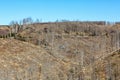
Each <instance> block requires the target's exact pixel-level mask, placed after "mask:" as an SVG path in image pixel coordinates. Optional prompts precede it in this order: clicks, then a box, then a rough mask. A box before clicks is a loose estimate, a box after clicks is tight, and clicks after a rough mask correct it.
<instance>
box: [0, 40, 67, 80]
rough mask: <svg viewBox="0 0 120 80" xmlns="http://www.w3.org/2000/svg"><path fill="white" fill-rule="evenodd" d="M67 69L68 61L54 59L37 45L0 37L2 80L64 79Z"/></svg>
mask: <svg viewBox="0 0 120 80" xmlns="http://www.w3.org/2000/svg"><path fill="white" fill-rule="evenodd" d="M68 69H69V63H65V62H63V61H60V60H58V59H56V58H55V57H53V56H51V55H50V54H48V53H47V52H46V51H45V50H44V49H42V48H40V47H38V46H35V45H33V44H29V43H26V42H21V41H18V40H14V39H0V79H2V80H5V79H9V80H17V79H21V80H25V79H27V80H29V79H30V80H40V79H42V80H60V79H61V80H66V79H67V70H68ZM60 75H61V76H62V77H61V76H60Z"/></svg>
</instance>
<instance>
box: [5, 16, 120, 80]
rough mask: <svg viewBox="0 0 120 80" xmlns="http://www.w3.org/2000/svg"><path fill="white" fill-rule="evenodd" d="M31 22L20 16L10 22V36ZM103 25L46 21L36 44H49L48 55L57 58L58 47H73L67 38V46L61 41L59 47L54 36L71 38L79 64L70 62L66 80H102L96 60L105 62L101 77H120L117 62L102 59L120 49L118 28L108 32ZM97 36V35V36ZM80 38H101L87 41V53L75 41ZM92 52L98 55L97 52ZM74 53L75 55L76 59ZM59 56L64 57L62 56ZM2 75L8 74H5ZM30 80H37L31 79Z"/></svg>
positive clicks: (114, 79)
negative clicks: (49, 52) (18, 19)
mask: <svg viewBox="0 0 120 80" xmlns="http://www.w3.org/2000/svg"><path fill="white" fill-rule="evenodd" d="M36 23H39V20H37V21H36ZM32 24H33V20H32V19H31V18H26V19H23V20H22V21H20V22H19V23H18V22H15V21H12V22H11V24H10V32H9V33H10V34H9V37H15V38H17V33H19V32H21V31H22V30H24V29H26V28H28V27H29V26H30V25H32ZM106 28H107V27H106V24H105V22H93V23H92V22H91V23H89V22H78V21H76V22H62V23H57V22H56V23H54V24H49V27H47V28H44V30H43V31H39V33H38V34H39V35H38V39H37V45H40V46H41V45H42V43H45V44H44V45H45V46H44V48H46V49H49V47H48V46H50V50H51V55H53V56H55V57H57V55H56V53H58V52H59V49H61V51H62V50H64V51H65V52H67V51H68V50H69V49H68V48H69V46H72V45H71V43H70V42H69V41H66V44H69V46H67V47H66V44H63V45H62V47H61V43H59V42H56V40H57V38H60V40H63V42H64V41H65V39H66V37H72V38H74V44H75V46H76V47H75V49H74V51H73V52H71V53H72V54H71V55H72V58H71V59H72V60H73V61H76V59H78V57H77V56H80V58H79V62H78V64H75V65H73V66H72V67H71V69H70V70H69V72H68V73H67V77H68V78H67V80H101V75H100V73H99V70H97V68H99V65H96V63H97V61H103V62H105V63H106V64H105V65H104V66H103V67H102V68H103V70H104V71H101V72H103V73H102V74H103V75H104V74H105V77H104V80H118V79H119V78H120V77H119V76H120V74H119V73H120V72H118V71H119V70H120V69H119V66H120V65H119V64H118V65H115V66H114V67H113V66H112V62H111V60H105V58H106V57H109V56H110V55H111V54H113V53H115V52H116V51H118V50H119V49H120V31H119V30H117V29H116V30H114V29H113V30H112V29H111V30H109V31H107V30H106ZM66 35H67V36H66ZM41 36H44V37H41ZM98 36H99V37H100V38H97V37H98ZM80 37H81V38H84V37H90V38H91V40H92V39H93V38H95V39H96V40H97V39H100V40H99V41H98V42H97V43H96V44H95V43H94V42H91V43H90V44H89V46H90V47H89V49H90V50H89V54H88V53H87V52H86V51H85V50H84V48H82V49H81V48H79V45H81V44H79V43H77V41H78V42H79V38H80ZM29 40H30V39H29V36H27V38H26V40H25V41H27V42H29ZM57 43H59V44H60V45H59V47H58V48H59V49H57V48H56V46H57ZM65 49H66V50H65ZM69 53H70V51H69ZM95 53H96V54H97V53H99V54H98V55H96V54H95ZM74 56H76V58H75V57H74ZM62 57H63V59H64V56H62ZM30 70H31V69H30ZM28 72H30V73H29V76H30V77H31V76H33V75H32V74H33V73H32V72H31V71H28ZM16 74H18V75H17V76H16V79H21V80H24V79H26V78H25V77H24V78H21V77H19V76H20V75H21V73H20V74H19V73H16ZM5 76H7V74H5ZM22 76H23V74H22ZM33 79H34V80H38V79H35V78H31V80H33ZM26 80H29V79H26Z"/></svg>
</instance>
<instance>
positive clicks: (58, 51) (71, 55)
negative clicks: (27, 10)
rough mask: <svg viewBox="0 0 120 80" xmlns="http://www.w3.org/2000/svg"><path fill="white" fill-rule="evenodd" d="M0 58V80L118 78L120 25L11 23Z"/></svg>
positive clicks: (0, 40)
mask: <svg viewBox="0 0 120 80" xmlns="http://www.w3.org/2000/svg"><path fill="white" fill-rule="evenodd" d="M4 43H5V44H4ZM7 47H8V48H7ZM0 54H1V56H0V60H1V61H0V65H2V66H1V67H0V79H1V80H119V79H120V23H119V22H115V23H110V22H105V21H66V20H63V21H56V22H46V23H44V22H39V20H36V21H33V20H32V19H31V18H26V19H23V20H22V21H19V22H17V21H12V22H11V23H10V25H3V26H2V25H1V27H0ZM2 60H3V62H2ZM10 62H11V63H10ZM4 65H6V66H4ZM10 74H11V75H10Z"/></svg>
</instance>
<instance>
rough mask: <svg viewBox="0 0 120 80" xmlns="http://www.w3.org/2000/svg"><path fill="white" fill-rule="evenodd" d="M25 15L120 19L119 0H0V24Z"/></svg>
mask: <svg viewBox="0 0 120 80" xmlns="http://www.w3.org/2000/svg"><path fill="white" fill-rule="evenodd" d="M26 17H31V18H33V19H34V20H35V19H36V18H38V19H41V20H42V21H55V20H57V19H58V20H61V19H66V20H81V21H96V20H97V21H101V20H102V21H112V22H115V21H120V0H0V24H1V25H4V24H9V23H10V21H12V20H17V21H19V20H21V19H23V18H26Z"/></svg>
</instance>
